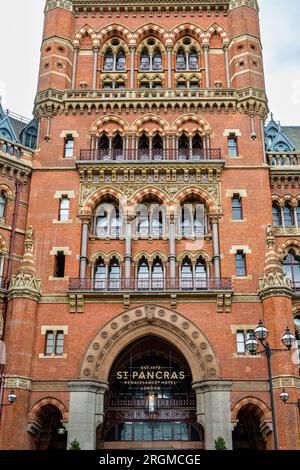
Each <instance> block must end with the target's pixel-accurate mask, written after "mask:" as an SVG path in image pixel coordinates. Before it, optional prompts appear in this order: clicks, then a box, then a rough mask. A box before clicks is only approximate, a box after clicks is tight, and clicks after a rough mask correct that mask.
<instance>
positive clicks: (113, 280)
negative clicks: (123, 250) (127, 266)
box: [108, 256, 121, 290]
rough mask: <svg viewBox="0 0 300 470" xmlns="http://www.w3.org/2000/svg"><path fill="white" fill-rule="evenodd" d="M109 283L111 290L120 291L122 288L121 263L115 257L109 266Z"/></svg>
mask: <svg viewBox="0 0 300 470" xmlns="http://www.w3.org/2000/svg"><path fill="white" fill-rule="evenodd" d="M108 282H109V289H110V290H118V289H120V287H121V269H120V263H119V261H118V260H117V258H116V257H115V256H114V257H113V258H112V259H111V261H110V263H109V266H108Z"/></svg>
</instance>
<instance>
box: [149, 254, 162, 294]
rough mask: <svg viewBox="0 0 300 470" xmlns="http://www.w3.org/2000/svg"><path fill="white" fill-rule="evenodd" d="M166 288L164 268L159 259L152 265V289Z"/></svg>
mask: <svg viewBox="0 0 300 470" xmlns="http://www.w3.org/2000/svg"><path fill="white" fill-rule="evenodd" d="M163 286H164V268H163V264H162V262H161V260H160V259H159V258H157V259H156V260H154V262H153V264H152V289H162V288H163Z"/></svg>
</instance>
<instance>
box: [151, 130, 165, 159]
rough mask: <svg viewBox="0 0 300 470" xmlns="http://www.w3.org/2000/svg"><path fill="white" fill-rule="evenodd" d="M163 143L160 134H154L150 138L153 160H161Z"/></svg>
mask: <svg viewBox="0 0 300 470" xmlns="http://www.w3.org/2000/svg"><path fill="white" fill-rule="evenodd" d="M163 151H164V144H163V139H162V137H161V135H160V134H158V133H157V134H155V135H154V137H153V138H152V157H153V160H161V158H162V157H163Z"/></svg>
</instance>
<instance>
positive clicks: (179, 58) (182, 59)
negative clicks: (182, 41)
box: [176, 48, 187, 70]
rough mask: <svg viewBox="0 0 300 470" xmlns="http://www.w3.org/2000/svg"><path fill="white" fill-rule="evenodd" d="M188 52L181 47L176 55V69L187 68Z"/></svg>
mask: <svg viewBox="0 0 300 470" xmlns="http://www.w3.org/2000/svg"><path fill="white" fill-rule="evenodd" d="M186 68H187V62H186V53H185V50H184V49H181V48H180V49H179V50H178V52H177V55H176V70H186Z"/></svg>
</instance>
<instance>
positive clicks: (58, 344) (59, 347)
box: [55, 331, 64, 356]
mask: <svg viewBox="0 0 300 470" xmlns="http://www.w3.org/2000/svg"><path fill="white" fill-rule="evenodd" d="M63 352H64V332H63V331H57V333H56V341H55V354H56V355H57V356H61V355H62V354H63Z"/></svg>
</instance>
